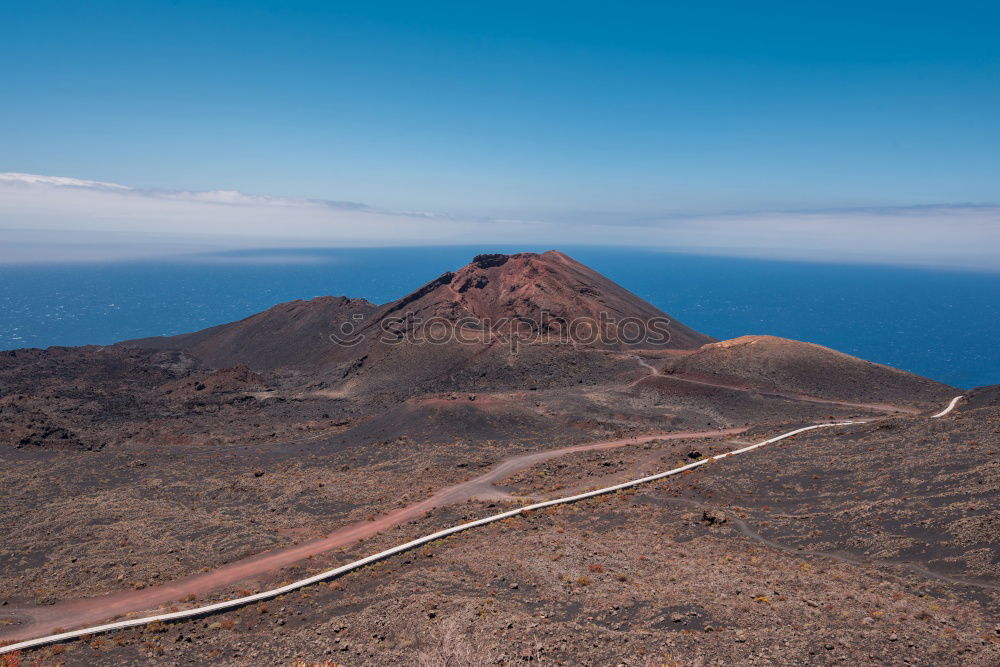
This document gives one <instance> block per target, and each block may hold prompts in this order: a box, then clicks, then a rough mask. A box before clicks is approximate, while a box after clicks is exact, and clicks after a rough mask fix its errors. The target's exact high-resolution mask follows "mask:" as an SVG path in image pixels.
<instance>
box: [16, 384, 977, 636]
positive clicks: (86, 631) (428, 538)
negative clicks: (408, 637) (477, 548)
mask: <svg viewBox="0 0 1000 667" xmlns="http://www.w3.org/2000/svg"><path fill="white" fill-rule="evenodd" d="M960 398H962V397H961V396H957V397H956V398H954V399H952V401H951V403H950V404H949V405H948V407H947V408H945V409H944V410H943V411H942V412H939V413H938V414H936V415H933V417H935V418H936V417H942V416H944V415H946V414H948V413H949V412H951V410H952V409H953V408H954V407H955V404H956V403H958V400H959V399H960ZM865 423H867V421H866V420H851V421H843V422H832V423H826V424H814V425H812V426H803V427H802V428H797V429H795V430H792V431H788V432H787V433H782V434H781V435H779V436H775V437H773V438H769V439H767V440H764V441H762V442H758V443H756V444H754V445H749V446H747V447H743V448H742V449H737V450H734V451H731V452H726V453H725V454H717V455H715V456H711V457H708V458H703V459H700V460H698V461H694V462H692V463H688V464H687V465H683V466H681V467H679V468H674V469H673V470H668V471H666V472H661V473H657V474H655V475H649V476H648V477H642V478H640V479H635V480H632V481H629V482H623V483H621V484H615V485H614V486H608V487H605V488H603V489H597V490H595V491H587V492H586V493H580V494H577V495H575V496H566V497H565V498H556V499H554V500H546V501H543V502H540V503H535V504H533V505H525V506H524V507H518V508H517V509H513V510H510V511H508V512H501V513H500V514H494V515H492V516H488V517H486V518H484V519H479V520H477V521H470V522H468V523H463V524H460V525H458V526H452V527H451V528H445V529H444V530H439V531H438V532H436V533H431V534H430V535H424V536H423V537H418V538H417V539H415V540H411V541H409V542H406V543H405V544H400V545H398V546H395V547H392V548H391V549H386V550H385V551H380V552H379V553H377V554H372V555H371V556H366V557H365V558H362V559H360V560H356V561H354V562H352V563H347V564H346V565H341V566H340V567H337V568H334V569H332V570H327V571H325V572H320V573H319V574H315V575H313V576H311V577H307V578H305V579H300V580H299V581H294V582H292V583H290V584H286V585H284V586H281V587H279V588H272V589H270V590H267V591H261V592H260V593H255V594H253V595H246V596H244V597H239V598H234V599H232V600H225V601H223V602H216V603H215V604H209V605H205V606H203V607H194V608H192V609H183V610H181V611H175V612H170V613H166V614H156V615H154V616H145V617H143V618H132V619H128V620H124V621H116V622H114V623H107V624H105V625H96V626H93V627H89V628H82V629H80V630H71V631H69V632H61V633H59V634H53V635H47V636H45V637H38V638H37V639H28V640H25V641H22V642H18V643H16V644H9V645H7V646H3V647H0V654H3V653H9V652H11V651H18V650H20V649H26V648H32V647H35V646H42V645H45V644H54V643H57V642H61V641H64V640H67V639H76V638H77V637H80V636H82V635H94V634H98V633H102V632H109V631H111V630H121V629H124V628H132V627H135V626H137V625H146V624H148V623H153V622H155V621H161V622H166V621H177V620H181V619H185V618H192V617H196V616H205V615H207V614H211V613H214V612H218V611H223V610H225V609H232V608H234V607H241V606H243V605H247V604H250V603H252V602H258V601H261V600H269V599H271V598H275V597H278V596H279V595H284V594H285V593H290V592H292V591H294V590H297V589H299V588H305V587H306V586H311V585H312V584H315V583H319V582H321V581H324V580H326V579H333V578H335V577H338V576H340V575H342V574H346V573H348V572H351V571H353V570H357V569H358V568H361V567H364V566H365V565H369V564H371V563H374V562H376V561H380V560H383V559H385V558H388V557H390V556H394V555H396V554H398V553H402V552H404V551H409V550H410V549H413V548H415V547H419V546H421V545H423V544H427V543H428V542H433V541H434V540H439V539H441V538H442V537H448V536H449V535H454V534H455V533H460V532H462V531H466V530H469V529H470V528H476V527H478V526H484V525H486V524H488V523H494V522H496V521H502V520H503V519H508V518H510V517H512V516H517V515H519V514H524V513H525V512H531V511H533V510H540V509H544V508H546V507H552V506H553V505H562V504H565V503H573V502H576V501H578V500H585V499H587V498H593V497H594V496H600V495H604V494H607V493H614V492H615V491H620V490H622V489H628V488H630V487H633V486H639V485H640V484H647V483H649V482H655V481H656V480H658V479H663V478H665V477H670V476H672V475H677V474H679V473H682V472H686V471H688V470H693V469H695V468H698V467H700V466H703V465H705V464H707V463H711V462H712V461H718V460H720V459H724V458H727V457H730V456H736V455H738V454H744V453H746V452H749V451H752V450H754V449H757V448H758V447H763V446H764V445H770V444H771V443H774V442H778V441H779V440H784V439H785V438H790V437H792V436H793V435H798V434H799V433H804V432H806V431H812V430H814V429H818V428H830V427H834V426H848V425H851V424H865Z"/></svg>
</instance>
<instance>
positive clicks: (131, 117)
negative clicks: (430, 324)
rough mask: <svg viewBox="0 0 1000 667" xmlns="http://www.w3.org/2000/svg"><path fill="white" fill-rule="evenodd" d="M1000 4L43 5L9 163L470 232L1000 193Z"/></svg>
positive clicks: (16, 106)
mask: <svg viewBox="0 0 1000 667" xmlns="http://www.w3.org/2000/svg"><path fill="white" fill-rule="evenodd" d="M998 26H1000V4H998V3H996V2H995V1H994V2H961V1H959V2H936V3H923V2H915V1H909V2H874V1H868V2H829V3H816V2H803V1H801V0H798V1H795V2H780V3H777V2H775V3H769V2H747V1H745V0H743V1H741V2H684V3H680V2H673V3H671V2H651V3H636V2H632V3H629V2H624V3H615V2H607V1H604V2H581V1H576V2H560V3H557V2H543V1H540V0H535V1H533V2H515V1H505V2H496V3H485V2H467V1H463V2H431V1H421V2H415V1H414V2H389V1H381V2H376V1H357V2H295V1H292V0H284V1H273V2H252V1H249V0H243V1H240V2H211V1H198V2H195V1H193V0H178V1H175V2H151V1H143V0H127V1H122V2H109V1H102V0H90V1H87V2H77V1H73V0H65V1H63V2H51V1H48V0H31V1H30V2H8V3H5V5H4V8H3V10H2V18H0V63H3V64H2V72H3V74H2V84H0V171H18V172H29V173H37V174H48V175H58V176H72V177H77V178H86V179H95V180H102V181H113V182H119V183H126V184H128V185H132V186H139V187H157V188H168V189H181V190H211V189H229V188H231V189H239V190H241V191H244V192H256V193H265V194H272V195H283V196H289V197H308V198H313V197H316V198H326V199H337V200H352V201H362V202H365V203H368V204H371V205H375V206H384V207H389V208H394V209H403V210H432V211H443V212H448V213H453V214H456V215H470V214H475V215H484V216H508V215H509V216H516V217H521V218H530V217H531V216H546V217H548V218H550V219H565V220H580V221H586V220H591V219H602V220H604V219H607V218H629V217H634V218H643V217H645V216H659V215H663V214H671V213H692V212H717V211H725V210H760V209H809V208H832V207H854V206H884V205H914V204H940V203H961V202H992V203H997V202H998V201H1000V193H998V190H1000V185H998V184H1000V36H998V34H1000V33H998Z"/></svg>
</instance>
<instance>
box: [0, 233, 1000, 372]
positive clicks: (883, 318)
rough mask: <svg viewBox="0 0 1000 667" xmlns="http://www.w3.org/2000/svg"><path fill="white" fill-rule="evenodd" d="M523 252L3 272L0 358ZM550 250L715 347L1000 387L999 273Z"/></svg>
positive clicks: (281, 255)
mask: <svg viewBox="0 0 1000 667" xmlns="http://www.w3.org/2000/svg"><path fill="white" fill-rule="evenodd" d="M525 249H526V248H523V247H519V248H482V247H478V248H466V247H440V248H378V249H349V250H347V249H344V250H338V249H309V250H288V249H281V250H273V251H272V250H254V251H240V252H224V253H211V254H200V255H191V256H187V257H183V258H179V259H178V258H173V259H170V260H159V261H153V260H145V261H142V262H112V263H77V264H31V265H20V266H14V265H11V266H0V348H3V349H13V348H22V347H47V346H50V345H84V344H98V345H104V344H108V343H112V342H115V341H119V340H124V339H128V338H137V337H143V336H152V335H160V334H164V335H169V334H177V333H182V332H186V331H193V330H197V329H201V328H204V327H208V326H212V325H215V324H221V323H224V322H230V321H233V320H238V319H241V318H243V317H246V316H247V315H250V314H252V313H255V312H257V311H260V310H264V309H266V308H268V307H270V306H272V305H274V304H276V303H279V302H282V301H289V300H291V299H308V298H312V297H315V296H322V295H330V294H332V295H346V296H352V297H363V298H366V299H369V300H370V301H373V302H375V303H383V302H386V301H391V300H393V299H396V298H398V297H400V296H403V295H405V294H407V293H409V292H410V291H412V290H414V289H416V288H417V287H419V286H420V285H422V284H423V283H425V282H427V281H428V280H431V279H433V278H435V277H437V276H438V275H440V274H441V273H442V272H444V271H446V270H449V269H456V268H458V267H460V266H462V265H464V264H466V263H468V261H469V260H470V259H471V258H472V256H473V255H475V254H478V253H480V252H505V251H506V252H515V251H519V250H525ZM527 249H528V250H538V251H541V250H546V249H548V248H527ZM560 250H563V251H565V252H567V253H569V254H570V255H571V256H573V257H574V258H576V259H577V260H579V261H581V262H583V263H584V264H587V265H589V266H591V267H592V268H594V269H595V270H597V271H599V272H601V273H603V274H604V275H606V276H608V277H609V278H611V279H612V280H615V281H617V282H618V283H620V284H622V285H623V286H625V287H627V288H628V289H630V290H632V291H633V292H635V293H636V294H638V295H639V296H641V297H643V298H644V299H646V300H647V301H649V302H651V303H653V304H654V305H656V306H658V307H660V308H662V309H663V310H665V311H666V312H668V313H670V314H671V315H673V316H674V317H676V318H678V319H679V320H680V321H681V322H683V323H685V324H687V325H688V326H691V327H694V328H695V329H698V330H700V331H703V332H705V333H707V334H709V335H712V336H715V337H716V338H720V339H721V338H732V337H734V336H739V335H742V334H762V333H767V334H774V335H777V336H785V337H788V338H795V339H798V340H805V341H810V342H814V343H819V344H822V345H828V346H830V347H833V348H835V349H838V350H841V351H843V352H847V353H849V354H854V355H857V356H860V357H863V358H865V359H869V360H871V361H877V362H880V363H885V364H890V365H892V366H896V367H898V368H902V369H905V370H909V371H912V372H915V373H919V374H921V375H925V376H928V377H931V378H934V379H936V380H940V381H942V382H947V383H949V384H953V385H956V386H959V387H974V386H980V385H986V384H997V383H1000V348H998V346H997V345H996V327H997V323H998V322H1000V274H993V273H977V272H958V271H939V270H925V269H913V268H897V267H887V266H867V265H838V264H815V263H797V262H780V261H764V260H748V259H735V258H718V257H701V256H692V255H681V254H672V253H664V252H657V251H649V250H643V249H603V248H594V247H580V248H573V247H563V248H560Z"/></svg>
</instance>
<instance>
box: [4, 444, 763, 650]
mask: <svg viewBox="0 0 1000 667" xmlns="http://www.w3.org/2000/svg"><path fill="white" fill-rule="evenodd" d="M746 430H747V429H746V427H742V428H728V429H718V430H710V431H686V432H668V433H658V434H654V435H644V436H637V437H635V438H623V439H620V440H605V441H601V442H593V443H585V444H581V445H573V446H569V447H562V448H559V449H553V450H548V451H543V452H533V453H528V454H521V455H519V456H514V457H512V458H509V459H507V460H505V461H503V462H501V463H499V464H497V465H495V466H494V467H492V468H491V469H490V470H488V471H487V472H485V473H483V474H482V475H479V476H478V477H475V478H473V479H470V480H468V481H465V482H461V483H459V484H455V485H453V486H449V487H447V488H444V489H441V490H440V491H438V492H437V493H435V494H434V495H432V496H429V497H428V498H426V499H424V500H421V501H419V502H416V503H412V504H410V505H407V506H406V507H402V508H400V509H397V510H394V511H392V512H389V513H387V514H384V515H382V516H380V517H377V518H376V519H375V520H374V521H362V522H358V523H354V524H351V525H348V526H345V527H343V528H341V529H339V530H337V531H335V532H333V533H330V534H329V535H327V536H326V537H324V538H321V539H318V540H312V541H309V542H303V543H302V544H297V545H294V546H291V547H286V548H284V549H277V550H274V551H268V552H265V553H262V554H258V555H256V556H251V557H249V558H245V559H242V560H238V561H235V562H233V563H230V564H228V565H223V566H222V567H219V568H217V569H215V570H212V571H211V572H206V573H202V574H195V575H191V576H188V577H184V578H182V579H178V580H176V581H173V582H170V583H167V584H163V585H160V586H154V587H150V588H145V589H142V590H128V591H122V592H118V593H111V594H108V595H102V596H97V597H92V598H83V599H79V600H67V601H64V602H58V603H56V604H53V605H47V606H32V607H13V608H7V609H5V610H4V611H3V613H2V614H0V617H3V618H7V619H11V620H14V621H15V622H17V623H18V625H13V626H10V627H9V629H7V630H5V631H4V632H2V633H0V641H4V642H9V641H19V640H23V639H27V638H30V637H38V636H40V635H45V634H48V633H50V632H53V631H54V630H55V629H56V628H74V627H79V626H82V625H86V624H89V623H96V622H100V621H103V620H107V619H109V618H113V617H116V616H121V615H123V614H128V613H132V612H137V611H143V610H148V609H153V608H156V607H158V606H161V605H164V604H167V603H169V602H176V601H178V600H180V599H181V598H184V597H185V596H188V595H202V594H205V593H209V592H211V591H214V590H218V589H220V588H223V587H226V586H230V585H232V584H236V583H238V582H241V581H244V580H247V579H252V578H254V577H259V576H262V575H266V574H269V573H273V572H275V571H277V570H279V569H281V568H283V567H287V566H289V565H293V564H295V563H297V562H299V561H301V560H303V559H306V558H309V557H310V556H315V555H318V554H322V553H324V552H327V551H330V550H331V549H336V548H339V547H343V546H347V545H350V544H354V543H355V542H358V541H359V540H363V539H365V538H368V537H371V536H373V535H375V534H377V533H379V532H381V531H383V530H386V529H388V528H391V527H393V526H397V525H399V524H401V523H404V522H407V521H412V520H413V519H417V518H419V517H422V516H423V515H425V514H426V513H428V512H429V511H431V510H432V509H434V508H437V507H444V506H447V505H454V504H456V503H461V502H465V501H466V500H469V499H470V498H476V497H478V498H484V499H485V498H490V497H497V495H498V494H501V492H500V491H499V490H498V489H497V488H495V487H494V486H493V485H494V484H495V483H496V482H498V481H500V480H502V479H505V478H506V477H509V476H510V475H512V474H514V473H516V472H519V471H521V470H524V469H525V468H529V467H531V466H533V465H535V464H537V463H541V462H542V461H548V460H549V459H553V458H557V457H560V456H565V455H567V454H573V453H576V452H585V451H593V450H602V449H614V448H617V447H625V446H629V445H637V444H643V443H646V442H651V441H654V440H681V439H686V438H708V437H723V436H731V435H735V434H738V433H742V432H744V431H746Z"/></svg>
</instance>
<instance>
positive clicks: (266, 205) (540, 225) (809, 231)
mask: <svg viewBox="0 0 1000 667" xmlns="http://www.w3.org/2000/svg"><path fill="white" fill-rule="evenodd" d="M3 230H6V231H3ZM12 230H27V232H29V233H30V237H31V239H32V240H31V241H30V242H28V241H26V240H25V238H26V237H24V236H23V234H22V237H19V238H20V240H18V241H17V243H18V244H19V245H18V246H17V248H16V249H14V250H11V248H12V247H13V246H12V245H11V243H12V242H11V238H12V237H11V235H12V234H13V233H14V232H13V231H12ZM4 239H6V242H5V245H7V246H8V251H7V252H2V253H0V261H6V262H11V261H33V260H34V261H41V260H51V259H56V258H58V259H64V258H66V257H67V256H69V255H72V249H73V248H74V247H84V246H86V247H88V248H89V250H88V252H89V255H88V256H94V257H97V256H101V257H108V256H114V257H118V256H126V255H128V253H129V252H135V251H133V250H127V248H135V247H138V246H140V245H141V246H142V247H144V248H145V250H144V251H143V253H142V254H155V253H156V249H157V248H160V249H161V251H162V253H163V254H167V253H182V252H184V251H185V248H196V247H197V248H207V247H211V248H225V247H266V246H271V247H282V246H284V247H288V246H291V245H298V246H302V245H315V246H344V247H349V246H379V245H452V244H463V245H487V244H505V245H516V244H525V245H528V244H530V245H543V244H544V245H548V246H551V247H566V246H572V245H634V246H642V247H653V248H655V247H659V248H663V249H673V250H684V251H688V252H699V253H705V254H724V255H738V256H752V257H772V258H786V259H802V260H810V261H863V262H888V263H900V264H916V265H940V266H966V267H969V268H976V269H986V270H1000V207H998V206H949V205H941V206H922V207H889V208H867V209H839V210H826V211H805V212H748V213H732V214H719V215H702V216H689V217H672V218H664V219H662V220H654V221H643V222H635V223H629V222H621V223H616V224H607V223H603V222H598V223H583V222H575V223H574V222H567V221H560V222H552V221H544V220H537V221H531V220H491V219H483V218H475V219H474V218H461V217H455V216H450V215H446V214H435V213H427V212H405V211H388V210H381V209H377V208H373V207H370V206H366V205H364V204H358V203H353V202H333V201H325V200H307V199H291V198H286V197H272V196H261V195H249V194H245V193H242V192H238V191H235V190H215V191H207V192H177V191H167V190H150V189H139V188H133V187H129V186H126V185H120V184H117V183H104V182H100V181H88V180H82V179H76V178H65V177H57V176H39V175H34V174H19V173H2V174H0V240H4ZM115 239H117V241H116V240H115ZM116 243H117V245H116ZM28 248H30V250H29V249H28ZM57 249H58V252H56V250H57Z"/></svg>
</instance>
